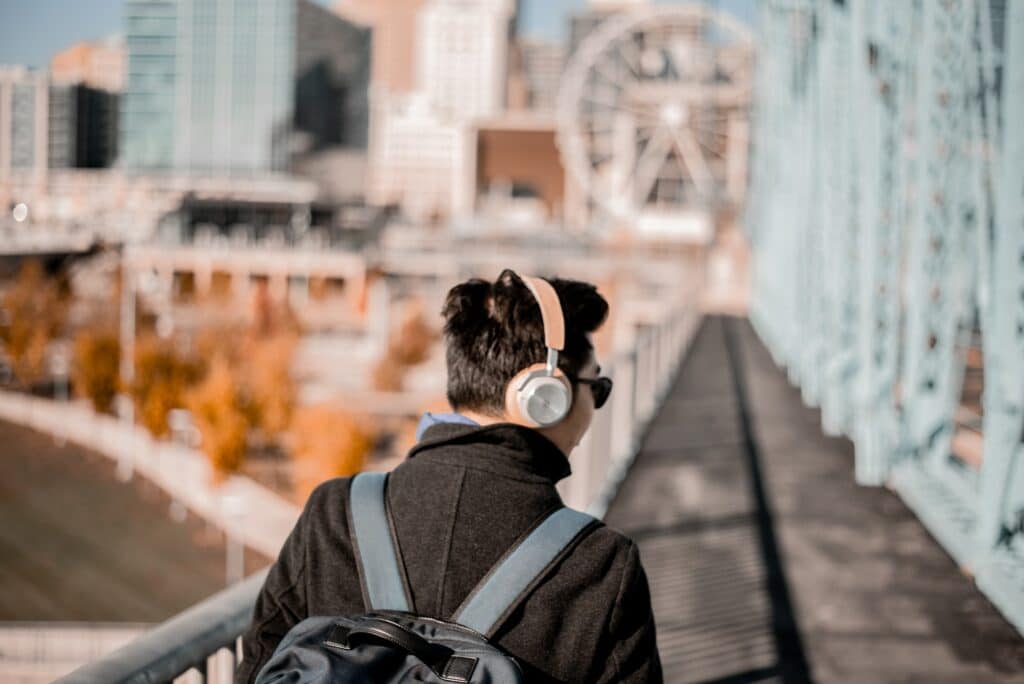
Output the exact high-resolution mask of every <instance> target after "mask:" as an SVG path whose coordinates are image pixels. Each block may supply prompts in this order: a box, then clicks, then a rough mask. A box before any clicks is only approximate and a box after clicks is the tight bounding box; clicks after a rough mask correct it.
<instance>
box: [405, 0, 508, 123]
mask: <svg viewBox="0 0 1024 684" xmlns="http://www.w3.org/2000/svg"><path fill="white" fill-rule="evenodd" d="M514 11H515V6H514V3H513V2H512V1H511V0H434V2H432V3H430V4H428V5H427V6H425V7H424V8H423V9H422V10H420V13H419V32H418V35H419V41H418V42H417V49H418V53H419V55H418V59H417V66H418V67H419V85H420V87H421V88H422V89H423V91H424V92H425V93H426V94H427V98H428V100H429V102H430V105H431V107H432V108H433V109H434V110H435V111H436V112H437V113H438V114H439V115H440V116H442V117H444V118H450V119H453V120H460V121H471V120H473V119H475V118H478V117H482V116H491V115H494V114H497V113H498V112H500V111H501V110H502V108H503V107H504V105H505V92H506V83H507V79H506V75H507V69H508V43H509V36H510V33H511V29H512V25H511V22H512V19H513V16H514Z"/></svg>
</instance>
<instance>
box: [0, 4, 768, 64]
mask: <svg viewBox="0 0 1024 684" xmlns="http://www.w3.org/2000/svg"><path fill="white" fill-rule="evenodd" d="M314 1H315V2H318V3H319V4H321V5H325V6H328V5H331V4H332V2H330V0H314ZM677 1H679V0H660V2H659V4H661V3H665V2H677ZM706 4H709V5H711V6H713V7H716V8H718V9H720V10H722V11H725V12H728V13H730V14H732V15H734V16H736V17H737V18H739V19H741V20H743V21H745V22H747V23H753V20H754V14H755V9H756V8H755V5H756V2H755V0H707V3H706ZM123 5H124V2H123V0H80V1H79V2H77V3H76V4H75V7H76V8H77V10H78V11H77V12H74V13H73V14H69V12H68V8H67V4H66V3H64V2H61V1H60V0H37V1H36V2H33V3H31V4H27V3H25V2H22V1H21V0H0V64H21V65H25V66H28V67H30V68H35V69H40V68H45V67H47V66H48V65H49V62H50V59H51V58H52V57H53V55H55V54H56V53H57V52H59V51H60V50H63V49H64V48H66V47H68V46H70V45H72V44H74V43H76V42H79V41H90V40H101V39H103V38H106V37H109V36H111V35H117V34H122V33H123V25H122V17H123V12H122V10H123ZM585 5H586V0H521V2H520V8H519V9H520V12H519V19H518V22H517V28H518V30H519V31H520V32H521V33H522V34H523V35H526V36H529V37H531V38H536V39H541V40H548V41H555V42H559V41H564V40H565V39H566V38H567V37H568V17H569V15H570V14H572V13H573V12H575V11H578V10H579V9H581V8H582V7H584V6H585Z"/></svg>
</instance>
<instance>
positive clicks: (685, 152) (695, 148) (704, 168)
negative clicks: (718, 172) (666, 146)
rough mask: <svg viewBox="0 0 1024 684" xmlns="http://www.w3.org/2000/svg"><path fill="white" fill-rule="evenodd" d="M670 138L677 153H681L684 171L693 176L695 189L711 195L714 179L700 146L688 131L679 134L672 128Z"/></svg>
mask: <svg viewBox="0 0 1024 684" xmlns="http://www.w3.org/2000/svg"><path fill="white" fill-rule="evenodd" d="M672 139H673V141H674V142H675V144H676V149H677V150H678V152H679V154H680V155H682V157H683V162H684V163H685V164H686V171H687V173H688V174H689V175H690V177H691V178H693V182H694V184H695V185H696V186H697V189H698V190H699V191H700V192H701V193H702V194H704V195H711V194H712V187H711V186H712V184H713V182H714V179H713V177H712V175H711V169H709V168H708V164H707V160H705V159H704V155H703V154H702V153H701V151H700V146H699V145H697V143H696V141H695V140H694V139H693V136H692V135H690V132H689V131H683V132H682V134H680V131H678V130H674V129H673V131H672Z"/></svg>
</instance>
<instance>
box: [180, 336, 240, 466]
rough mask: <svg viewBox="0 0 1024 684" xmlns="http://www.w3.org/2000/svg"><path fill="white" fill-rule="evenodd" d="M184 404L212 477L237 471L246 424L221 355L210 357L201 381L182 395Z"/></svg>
mask: <svg viewBox="0 0 1024 684" xmlns="http://www.w3.org/2000/svg"><path fill="white" fill-rule="evenodd" d="M185 405H186V407H187V408H188V410H189V411H190V412H191V413H192V419H193V420H194V421H195V423H196V427H197V428H198V429H199V434H200V438H201V441H200V445H199V447H200V449H202V451H203V453H205V454H206V456H207V458H209V459H210V464H211V465H212V466H213V469H214V473H215V476H216V477H218V478H223V477H224V476H226V475H228V474H230V473H233V472H236V471H237V470H238V469H239V468H241V467H242V462H243V461H244V460H245V449H246V435H247V433H248V431H249V422H248V420H247V419H246V415H245V410H244V407H243V404H242V398H241V395H240V391H239V386H238V382H237V381H236V379H235V374H234V372H233V371H232V369H231V366H230V364H229V363H228V362H227V360H226V359H225V358H224V357H223V356H218V357H216V358H214V360H213V362H212V363H211V364H210V369H209V371H208V372H207V374H206V377H205V378H204V379H203V381H202V382H201V383H199V384H198V385H197V386H195V387H194V388H192V389H191V390H189V391H188V392H187V393H186V396H185Z"/></svg>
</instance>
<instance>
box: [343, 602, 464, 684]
mask: <svg viewBox="0 0 1024 684" xmlns="http://www.w3.org/2000/svg"><path fill="white" fill-rule="evenodd" d="M324 643H325V645H326V646H330V647H335V648H343V649H349V648H352V647H354V646H358V645H360V644H380V643H383V644H384V645H385V646H388V647H390V648H398V649H400V650H402V651H405V652H406V653H407V654H409V655H411V656H414V657H415V658H416V659H417V660H419V661H420V662H421V663H423V664H424V665H426V666H427V667H429V668H430V671H431V672H433V673H434V674H435V675H437V676H438V677H439V678H440V679H442V680H444V681H446V682H454V683H455V684H464V683H466V682H469V678H470V677H471V676H472V674H473V670H474V669H475V668H476V663H477V659H476V658H471V657H468V656H460V655H456V654H455V651H453V650H452V649H450V648H448V647H447V646H443V645H441V644H432V643H430V642H429V641H427V640H426V639H424V638H423V637H421V636H420V635H419V634H416V633H415V632H413V631H412V630H410V629H407V628H406V627H403V626H402V625H400V624H398V623H397V622H393V621H391V620H388V619H387V618H384V617H381V616H379V615H371V616H367V617H366V618H364V619H362V620H360V621H359V622H357V623H356V624H355V625H354V626H353V627H352V628H351V629H348V630H344V628H343V627H342V626H341V625H336V626H335V628H334V630H333V631H332V632H331V635H330V638H329V639H328V640H327V641H326V642H324Z"/></svg>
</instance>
